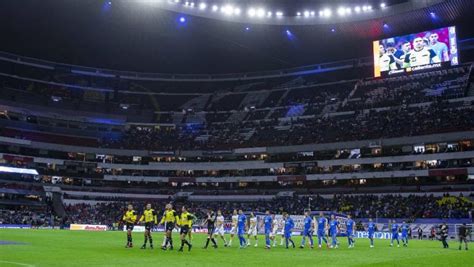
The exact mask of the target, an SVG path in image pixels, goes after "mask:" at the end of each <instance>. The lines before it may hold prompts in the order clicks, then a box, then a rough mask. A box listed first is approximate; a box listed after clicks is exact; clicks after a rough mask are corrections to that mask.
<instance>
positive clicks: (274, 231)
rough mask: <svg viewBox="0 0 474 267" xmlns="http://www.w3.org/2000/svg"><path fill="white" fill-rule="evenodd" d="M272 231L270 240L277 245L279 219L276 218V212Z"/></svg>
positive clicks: (273, 216)
mask: <svg viewBox="0 0 474 267" xmlns="http://www.w3.org/2000/svg"><path fill="white" fill-rule="evenodd" d="M272 218H273V220H272V231H271V232H270V240H272V242H273V246H274V247H275V246H276V235H277V231H278V220H277V219H275V214H273V215H272Z"/></svg>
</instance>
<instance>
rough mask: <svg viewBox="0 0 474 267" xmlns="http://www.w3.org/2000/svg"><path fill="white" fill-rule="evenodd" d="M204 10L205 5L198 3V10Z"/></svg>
mask: <svg viewBox="0 0 474 267" xmlns="http://www.w3.org/2000/svg"><path fill="white" fill-rule="evenodd" d="M206 8H207V4H206V3H200V4H199V9H200V10H204V9H206Z"/></svg>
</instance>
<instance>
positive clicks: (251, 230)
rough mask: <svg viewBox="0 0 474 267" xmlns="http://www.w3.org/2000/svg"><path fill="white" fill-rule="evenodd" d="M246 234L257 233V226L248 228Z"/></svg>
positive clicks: (253, 234) (254, 234)
mask: <svg viewBox="0 0 474 267" xmlns="http://www.w3.org/2000/svg"><path fill="white" fill-rule="evenodd" d="M247 234H248V235H252V236H256V235H257V227H253V228H250V229H249V231H248V233H247Z"/></svg>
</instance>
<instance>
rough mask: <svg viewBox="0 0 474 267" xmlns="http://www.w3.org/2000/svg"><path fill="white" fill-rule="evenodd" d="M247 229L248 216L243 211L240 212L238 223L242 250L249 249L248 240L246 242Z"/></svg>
mask: <svg viewBox="0 0 474 267" xmlns="http://www.w3.org/2000/svg"><path fill="white" fill-rule="evenodd" d="M246 227H247V216H245V214H244V212H243V211H242V210H239V217H238V221H237V235H238V237H239V241H240V248H245V247H247V240H245V236H244V234H245V228H246Z"/></svg>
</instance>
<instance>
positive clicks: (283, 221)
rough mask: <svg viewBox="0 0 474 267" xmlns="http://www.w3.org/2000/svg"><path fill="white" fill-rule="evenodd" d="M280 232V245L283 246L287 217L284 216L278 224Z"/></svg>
mask: <svg viewBox="0 0 474 267" xmlns="http://www.w3.org/2000/svg"><path fill="white" fill-rule="evenodd" d="M278 234H279V235H280V237H281V239H280V246H283V242H284V241H285V219H284V218H283V217H282V218H281V219H280V221H279V224H278Z"/></svg>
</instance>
